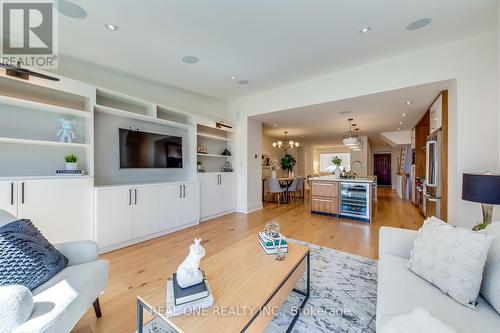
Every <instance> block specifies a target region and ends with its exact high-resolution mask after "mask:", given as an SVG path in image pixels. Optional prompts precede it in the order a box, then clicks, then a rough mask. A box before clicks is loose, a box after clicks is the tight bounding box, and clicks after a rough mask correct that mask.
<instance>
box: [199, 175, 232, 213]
mask: <svg viewBox="0 0 500 333" xmlns="http://www.w3.org/2000/svg"><path fill="white" fill-rule="evenodd" d="M198 178H199V179H200V192H201V195H200V200H201V202H200V211H201V219H202V220H208V219H210V218H214V217H216V216H220V215H223V214H226V213H230V212H233V211H234V210H235V209H236V177H235V174H234V173H233V172H217V173H215V172H213V173H212V172H210V173H200V174H199V175H198Z"/></svg>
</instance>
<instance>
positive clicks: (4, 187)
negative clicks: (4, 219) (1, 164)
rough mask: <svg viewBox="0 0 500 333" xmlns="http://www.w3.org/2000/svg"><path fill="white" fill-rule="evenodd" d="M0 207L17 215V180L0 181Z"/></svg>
mask: <svg viewBox="0 0 500 333" xmlns="http://www.w3.org/2000/svg"><path fill="white" fill-rule="evenodd" d="M0 209H2V210H5V211H7V212H9V213H11V214H12V215H14V216H17V181H16V180H5V181H0Z"/></svg>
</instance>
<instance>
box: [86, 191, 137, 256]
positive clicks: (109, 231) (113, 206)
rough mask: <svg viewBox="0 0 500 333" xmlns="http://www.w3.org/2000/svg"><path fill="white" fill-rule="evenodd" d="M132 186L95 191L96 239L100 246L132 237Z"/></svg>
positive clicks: (124, 240) (121, 241)
mask: <svg viewBox="0 0 500 333" xmlns="http://www.w3.org/2000/svg"><path fill="white" fill-rule="evenodd" d="M132 192H133V191H132V188H128V187H123V188H112V189H99V190H97V191H96V198H95V202H96V213H95V217H96V241H97V244H99V247H100V248H103V247H106V246H111V245H115V244H119V243H123V242H126V241H130V240H131V239H132V203H133V201H132V200H133V198H132V196H133V193H132Z"/></svg>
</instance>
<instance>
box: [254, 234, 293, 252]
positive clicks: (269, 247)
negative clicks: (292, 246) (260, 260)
mask: <svg viewBox="0 0 500 333" xmlns="http://www.w3.org/2000/svg"><path fill="white" fill-rule="evenodd" d="M259 244H260V246H261V247H262V249H263V250H264V252H266V254H276V253H277V248H278V249H280V250H281V252H282V253H287V252H288V243H287V242H286V240H285V239H284V238H283V236H282V235H281V234H280V237H279V239H272V238H270V237H268V236H267V235H266V233H265V232H259Z"/></svg>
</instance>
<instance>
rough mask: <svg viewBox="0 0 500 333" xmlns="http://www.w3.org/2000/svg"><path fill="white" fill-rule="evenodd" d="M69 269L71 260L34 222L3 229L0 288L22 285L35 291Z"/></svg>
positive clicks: (16, 222) (1, 236)
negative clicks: (65, 269)
mask: <svg viewBox="0 0 500 333" xmlns="http://www.w3.org/2000/svg"><path fill="white" fill-rule="evenodd" d="M67 265H68V259H67V258H66V257H65V256H64V255H63V254H62V253H61V252H59V251H58V250H57V249H56V248H55V247H54V246H53V245H52V244H50V243H49V241H48V240H47V239H46V238H45V237H43V235H42V233H41V232H40V231H39V230H38V229H37V228H36V227H35V226H34V225H33V222H31V221H30V220H25V219H22V220H17V221H14V222H10V223H8V224H6V225H4V226H2V227H0V286H4V285H11V284H20V285H23V286H25V287H27V288H29V289H30V290H33V289H35V288H36V287H38V286H40V285H42V284H44V283H45V282H47V281H48V280H50V279H51V278H52V277H53V276H54V275H56V274H57V273H59V272H60V271H62V270H63V269H64V268H65V267H66V266H67Z"/></svg>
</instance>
